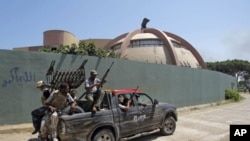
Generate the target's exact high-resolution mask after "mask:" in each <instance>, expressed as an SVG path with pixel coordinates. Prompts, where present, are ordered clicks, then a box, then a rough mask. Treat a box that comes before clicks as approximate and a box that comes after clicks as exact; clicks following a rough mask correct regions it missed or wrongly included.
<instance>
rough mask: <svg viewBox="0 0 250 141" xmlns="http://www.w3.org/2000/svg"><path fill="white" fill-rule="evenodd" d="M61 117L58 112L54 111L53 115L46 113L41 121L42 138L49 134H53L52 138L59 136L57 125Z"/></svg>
mask: <svg viewBox="0 0 250 141" xmlns="http://www.w3.org/2000/svg"><path fill="white" fill-rule="evenodd" d="M58 122H59V118H58V113H57V112H53V113H52V114H51V115H49V114H46V115H45V116H44V118H43V120H42V123H41V129H40V130H41V133H40V136H41V137H42V138H47V137H48V135H51V137H52V138H57V126H58Z"/></svg>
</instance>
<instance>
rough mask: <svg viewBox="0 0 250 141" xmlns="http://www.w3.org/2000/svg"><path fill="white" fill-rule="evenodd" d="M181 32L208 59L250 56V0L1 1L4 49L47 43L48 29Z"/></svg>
mask: <svg viewBox="0 0 250 141" xmlns="http://www.w3.org/2000/svg"><path fill="white" fill-rule="evenodd" d="M145 17H146V18H148V19H150V22H148V24H147V27H148V28H156V29H160V30H163V31H167V32H171V33H173V34H176V35H178V36H180V37H182V38H183V39H185V40H186V41H188V42H189V43H190V44H191V45H192V46H193V47H194V48H195V49H196V50H197V51H198V52H199V53H200V55H201V56H202V58H203V60H204V61H205V62H215V61H225V60H233V59H240V60H247V61H250V0H123V1H121V0H120V1H119V0H1V1H0V43H1V44H0V49H7V50H12V49H13V48H17V47H26V46H37V45H42V44H43V32H44V31H47V30H54V29H56V30H65V31H68V32H71V33H72V34H74V35H75V36H76V37H77V38H78V39H80V40H82V39H90V38H92V39H94V38H103V39H113V38H115V37H117V36H119V35H121V34H124V33H127V32H130V31H133V30H135V29H140V28H141V22H142V19H143V18H145Z"/></svg>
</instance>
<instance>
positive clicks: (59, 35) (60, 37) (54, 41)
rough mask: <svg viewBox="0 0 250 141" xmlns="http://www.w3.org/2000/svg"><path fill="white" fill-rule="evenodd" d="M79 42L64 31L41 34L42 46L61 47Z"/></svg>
mask: <svg viewBox="0 0 250 141" xmlns="http://www.w3.org/2000/svg"><path fill="white" fill-rule="evenodd" d="M78 43H79V40H78V39H77V38H76V37H75V35H73V34H72V33H70V32H68V31H64V30H48V31H45V32H43V45H44V46H61V45H71V44H78Z"/></svg>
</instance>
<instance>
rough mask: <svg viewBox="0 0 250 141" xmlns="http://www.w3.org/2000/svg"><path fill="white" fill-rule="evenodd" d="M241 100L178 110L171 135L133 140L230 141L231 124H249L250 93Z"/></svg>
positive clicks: (23, 138) (14, 136) (4, 139)
mask: <svg viewBox="0 0 250 141" xmlns="http://www.w3.org/2000/svg"><path fill="white" fill-rule="evenodd" d="M242 96H243V97H245V99H244V100H242V101H241V102H238V103H228V104H222V105H219V106H208V107H205V108H200V109H196V110H187V111H180V112H179V121H178V122H177V128H176V132H175V133H174V135H171V136H161V135H160V134H159V133H156V134H153V135H149V136H146V137H140V138H137V139H134V140H132V141H166V140H168V141H180V140H181V141H229V126H230V124H250V108H249V107H250V94H242ZM35 137H36V136H35V135H31V134H30V132H27V131H26V132H25V131H24V132H21V133H8V134H0V140H1V141H17V140H18V141H27V140H28V139H30V138H35Z"/></svg>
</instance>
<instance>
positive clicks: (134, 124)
mask: <svg viewBox="0 0 250 141" xmlns="http://www.w3.org/2000/svg"><path fill="white" fill-rule="evenodd" d="M120 95H121V94H120ZM122 96H123V97H124V100H125V98H128V99H130V98H131V95H130V94H125V95H123V94H122ZM118 104H119V99H118V96H117V111H118V113H119V123H120V124H119V127H120V133H121V136H122V137H125V136H131V135H133V134H136V133H138V128H139V123H138V120H137V119H138V117H139V116H140V112H139V111H138V108H137V107H135V106H133V105H131V106H130V108H129V109H128V110H123V109H121V108H120V107H119V105H118Z"/></svg>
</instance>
